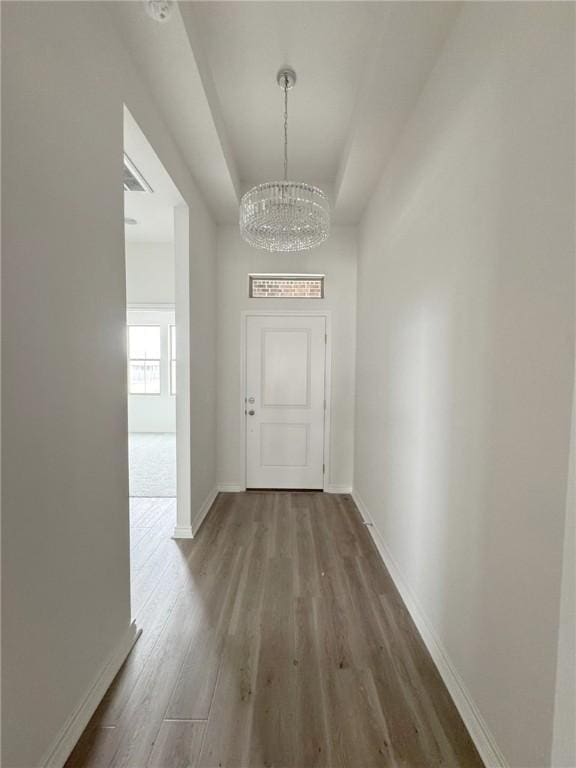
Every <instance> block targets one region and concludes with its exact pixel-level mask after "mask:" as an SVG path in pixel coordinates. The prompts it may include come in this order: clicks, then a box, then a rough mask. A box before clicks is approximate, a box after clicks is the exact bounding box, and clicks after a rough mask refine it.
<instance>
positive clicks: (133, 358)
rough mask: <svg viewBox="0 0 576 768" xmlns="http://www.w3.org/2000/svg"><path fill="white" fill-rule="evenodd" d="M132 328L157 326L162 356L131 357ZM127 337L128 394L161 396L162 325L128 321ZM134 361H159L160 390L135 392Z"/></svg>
mask: <svg viewBox="0 0 576 768" xmlns="http://www.w3.org/2000/svg"><path fill="white" fill-rule="evenodd" d="M130 328H157V329H158V342H159V345H160V357H158V358H156V357H148V358H143V357H131V354H130ZM126 337H127V344H128V355H127V358H128V371H127V372H128V394H129V395H130V396H132V397H159V396H161V395H162V326H161V325H159V324H158V323H126ZM132 363H158V392H133V391H132V386H131V377H130V366H131V364H132Z"/></svg>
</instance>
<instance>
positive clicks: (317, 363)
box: [246, 315, 326, 489]
mask: <svg viewBox="0 0 576 768" xmlns="http://www.w3.org/2000/svg"><path fill="white" fill-rule="evenodd" d="M325 367H326V318H325V317H319V316H296V315H293V316H290V315H286V316H282V317H280V316H266V317H257V316H252V317H250V316H249V317H247V318H246V487H247V488H317V489H321V488H323V485H324V478H323V466H324V409H325V401H324V398H325V391H324V388H325Z"/></svg>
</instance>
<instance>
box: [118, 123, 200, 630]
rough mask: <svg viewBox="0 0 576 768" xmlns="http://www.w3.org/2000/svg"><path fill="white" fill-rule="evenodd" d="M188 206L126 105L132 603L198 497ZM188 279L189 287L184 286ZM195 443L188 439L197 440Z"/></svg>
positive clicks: (139, 601) (135, 608) (143, 593)
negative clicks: (190, 403) (189, 399)
mask: <svg viewBox="0 0 576 768" xmlns="http://www.w3.org/2000/svg"><path fill="white" fill-rule="evenodd" d="M187 221H188V209H187V207H186V205H185V204H184V201H183V199H182V197H181V195H180V193H179V191H178V189H177V188H176V185H175V184H174V182H173V181H172V179H171V178H170V176H169V174H168V172H167V171H166V169H165V168H164V166H163V165H162V163H161V162H160V160H159V158H158V156H157V155H156V153H155V152H154V150H153V148H152V146H151V145H150V143H149V142H148V140H147V138H146V136H145V135H144V134H143V132H142V131H141V129H140V128H139V126H138V124H137V123H136V121H135V120H134V118H133V117H132V115H131V114H130V112H129V111H128V110H127V109H126V108H124V224H125V226H124V232H125V264H126V368H127V391H128V395H127V400H128V402H127V409H128V453H129V495H130V555H131V576H132V613H133V617H134V618H135V619H137V618H138V613H139V609H140V608H141V607H142V606H143V605H144V604H145V603H146V600H147V597H148V595H147V591H149V589H150V587H151V586H152V585H153V583H154V579H153V578H152V576H151V574H152V573H153V572H154V571H155V570H156V568H158V569H161V568H162V567H163V564H164V562H165V557H164V553H165V551H166V549H167V548H168V547H169V546H170V545H171V537H172V534H173V531H174V529H175V527H176V521H177V517H178V512H179V511H180V507H184V508H187V507H188V506H189V493H190V485H189V484H190V472H189V447H188V446H189V434H190V423H189V409H187V408H186V407H185V403H182V402H180V400H181V393H182V392H183V393H184V395H185V394H186V393H187V392H189V383H188V377H189V352H188V350H189V345H188V343H187V338H188V317H189V307H188V280H189V269H188V233H187ZM177 286H179V288H177ZM187 447H188V448H187Z"/></svg>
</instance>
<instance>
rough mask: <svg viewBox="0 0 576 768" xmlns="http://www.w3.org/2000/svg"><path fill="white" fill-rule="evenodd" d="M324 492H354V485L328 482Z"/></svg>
mask: <svg viewBox="0 0 576 768" xmlns="http://www.w3.org/2000/svg"><path fill="white" fill-rule="evenodd" d="M324 493H352V486H351V485H334V484H333V483H328V485H327V486H326V487H325V488H324Z"/></svg>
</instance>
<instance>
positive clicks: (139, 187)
mask: <svg viewBox="0 0 576 768" xmlns="http://www.w3.org/2000/svg"><path fill="white" fill-rule="evenodd" d="M124 191H125V192H152V187H151V186H150V184H148V182H147V181H146V179H145V178H144V176H142V174H141V173H140V171H139V170H138V168H136V166H135V165H134V163H133V162H132V160H130V158H129V157H128V155H127V154H126V152H124Z"/></svg>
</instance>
